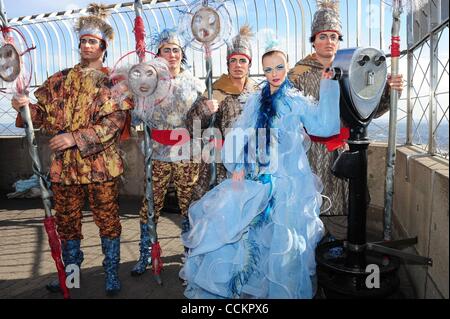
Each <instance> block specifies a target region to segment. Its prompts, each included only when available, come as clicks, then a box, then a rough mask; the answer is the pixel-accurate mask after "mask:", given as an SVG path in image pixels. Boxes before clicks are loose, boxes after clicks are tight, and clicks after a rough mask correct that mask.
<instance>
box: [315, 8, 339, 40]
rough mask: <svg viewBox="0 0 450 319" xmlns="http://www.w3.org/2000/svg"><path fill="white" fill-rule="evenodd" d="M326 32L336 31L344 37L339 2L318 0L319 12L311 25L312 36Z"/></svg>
mask: <svg viewBox="0 0 450 319" xmlns="http://www.w3.org/2000/svg"><path fill="white" fill-rule="evenodd" d="M324 31H335V32H337V33H339V35H342V26H341V21H340V16H339V0H317V11H316V13H315V14H314V19H313V22H312V24H311V36H315V35H316V34H318V33H320V32H324Z"/></svg>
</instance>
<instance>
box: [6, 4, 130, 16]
mask: <svg viewBox="0 0 450 319" xmlns="http://www.w3.org/2000/svg"><path fill="white" fill-rule="evenodd" d="M130 1H131V0H128V1H117V0H101V3H104V4H113V3H119V2H130ZM91 2H95V1H93V0H57V1H55V0H51V1H48V0H3V3H4V5H5V7H6V10H7V14H8V18H14V17H21V16H27V15H33V14H39V13H50V12H54V11H66V10H73V9H81V8H85V7H87V6H88V4H89V3H91Z"/></svg>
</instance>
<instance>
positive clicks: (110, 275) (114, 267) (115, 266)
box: [102, 237, 120, 296]
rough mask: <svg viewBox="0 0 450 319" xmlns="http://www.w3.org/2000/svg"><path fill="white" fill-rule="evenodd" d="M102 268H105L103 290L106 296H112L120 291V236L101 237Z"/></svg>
mask: <svg viewBox="0 0 450 319" xmlns="http://www.w3.org/2000/svg"><path fill="white" fill-rule="evenodd" d="M102 252H103V254H104V255H105V259H103V268H104V270H105V290H106V294H107V295H108V296H114V295H116V294H117V293H119V291H120V280H119V272H118V271H119V261H120V238H114V239H109V238H107V237H102Z"/></svg>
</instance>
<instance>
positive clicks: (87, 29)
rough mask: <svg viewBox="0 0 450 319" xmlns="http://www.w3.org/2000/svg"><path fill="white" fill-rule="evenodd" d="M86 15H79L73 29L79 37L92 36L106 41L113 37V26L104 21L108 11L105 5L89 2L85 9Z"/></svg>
mask: <svg viewBox="0 0 450 319" xmlns="http://www.w3.org/2000/svg"><path fill="white" fill-rule="evenodd" d="M87 12H88V13H89V15H88V16H84V17H80V18H79V19H78V21H77V24H76V27H75V30H76V31H77V33H78V36H79V38H81V37H83V36H92V37H94V38H97V39H99V40H103V41H105V42H106V43H107V42H108V41H111V40H112V39H113V38H114V30H113V28H112V27H111V26H110V25H109V24H108V23H107V22H106V19H107V18H108V16H109V12H108V10H107V8H106V6H105V5H102V4H97V3H91V4H89V7H88V9H87Z"/></svg>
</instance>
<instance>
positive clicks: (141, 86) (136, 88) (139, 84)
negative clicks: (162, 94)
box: [128, 63, 158, 98]
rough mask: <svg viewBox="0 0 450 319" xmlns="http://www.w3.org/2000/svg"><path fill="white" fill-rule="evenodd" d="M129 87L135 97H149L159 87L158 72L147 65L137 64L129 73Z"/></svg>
mask: <svg viewBox="0 0 450 319" xmlns="http://www.w3.org/2000/svg"><path fill="white" fill-rule="evenodd" d="M128 85H129V88H130V90H131V92H132V93H133V94H134V95H136V96H138V97H143V98H145V97H148V96H150V95H152V94H153V93H154V92H155V91H156V88H157V87H158V72H157V71H156V69H155V68H154V67H153V66H151V65H148V64H146V63H139V64H136V65H134V66H133V67H132V68H131V69H130V71H129V72H128Z"/></svg>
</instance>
